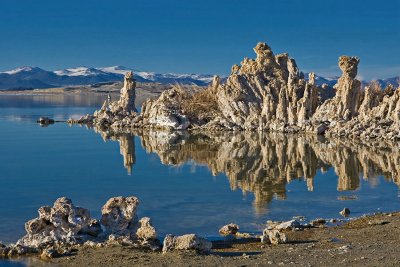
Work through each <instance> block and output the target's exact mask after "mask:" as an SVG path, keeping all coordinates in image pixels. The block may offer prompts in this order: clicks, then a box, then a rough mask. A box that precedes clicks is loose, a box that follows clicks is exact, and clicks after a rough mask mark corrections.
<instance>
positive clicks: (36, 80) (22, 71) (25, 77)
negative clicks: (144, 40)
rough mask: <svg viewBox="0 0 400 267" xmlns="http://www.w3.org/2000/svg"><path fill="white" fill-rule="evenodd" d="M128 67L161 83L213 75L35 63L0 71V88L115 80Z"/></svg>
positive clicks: (139, 76) (208, 78)
mask: <svg viewBox="0 0 400 267" xmlns="http://www.w3.org/2000/svg"><path fill="white" fill-rule="evenodd" d="M128 71H133V73H134V75H135V79H136V80H137V81H138V82H158V83H162V84H175V83H181V84H196V85H200V86H203V85H207V84H208V83H210V82H211V81H212V78H213V75H200V74H175V73H165V74H160V73H155V72H144V71H137V70H134V69H130V68H126V67H122V66H113V67H106V68H87V67H77V68H70V69H64V70H56V71H47V70H44V69H41V68H38V67H21V68H17V69H14V70H10V71H2V72H0V90H11V89H30V88H34V89H44V88H53V87H64V86H76V85H89V84H98V83H105V82H117V81H122V79H123V76H124V75H125V73H126V72H128Z"/></svg>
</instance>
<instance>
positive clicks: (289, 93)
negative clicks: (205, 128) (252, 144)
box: [217, 43, 318, 130]
mask: <svg viewBox="0 0 400 267" xmlns="http://www.w3.org/2000/svg"><path fill="white" fill-rule="evenodd" d="M254 52H255V53H256V55H257V58H256V59H255V60H254V59H248V58H245V59H244V60H243V61H242V63H241V66H238V65H234V66H233V67H232V73H231V75H230V76H229V77H228V79H227V81H226V83H224V84H221V85H220V86H219V88H218V92H217V97H218V102H219V108H220V110H221V112H222V114H223V115H224V117H226V118H227V119H228V120H230V121H232V122H233V123H234V124H236V125H237V127H239V128H241V129H244V130H254V129H259V130H285V128H286V126H287V125H291V126H295V127H304V126H305V125H306V124H307V121H308V120H309V119H310V117H311V115H312V114H313V112H314V111H315V108H316V106H317V104H318V88H317V86H316V85H315V82H314V74H311V79H310V81H309V82H307V81H305V79H304V75H303V74H302V73H301V72H300V71H299V69H298V67H297V64H296V62H295V60H294V59H293V58H290V57H289V55H288V54H287V53H284V54H279V55H276V56H275V55H274V53H273V52H272V50H271V48H270V47H269V46H268V45H267V44H265V43H258V44H257V46H256V47H255V48H254Z"/></svg>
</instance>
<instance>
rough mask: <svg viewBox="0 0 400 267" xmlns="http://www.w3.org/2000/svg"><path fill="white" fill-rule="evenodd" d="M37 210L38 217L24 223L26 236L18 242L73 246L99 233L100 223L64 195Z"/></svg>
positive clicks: (31, 244)
mask: <svg viewBox="0 0 400 267" xmlns="http://www.w3.org/2000/svg"><path fill="white" fill-rule="evenodd" d="M38 213H39V217H38V218H35V219H32V220H30V221H28V222H27V223H26V224H25V230H26V232H27V235H26V236H24V237H23V238H21V239H20V240H19V241H18V243H17V244H18V245H21V246H25V247H32V248H42V247H43V246H48V245H55V244H57V245H61V246H62V245H66V244H68V245H75V244H78V243H80V242H83V241H86V240H88V239H90V238H91V237H96V236H98V235H99V234H100V233H101V232H102V230H101V227H100V223H99V222H98V221H97V220H94V219H92V218H91V217H90V213H89V211H88V210H87V209H84V208H80V207H75V206H74V205H73V204H72V201H71V200H70V199H68V198H65V197H62V198H59V199H57V200H56V202H54V205H53V207H48V206H44V207H41V208H40V209H39V210H38Z"/></svg>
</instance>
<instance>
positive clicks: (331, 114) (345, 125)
mask: <svg viewBox="0 0 400 267" xmlns="http://www.w3.org/2000/svg"><path fill="white" fill-rule="evenodd" d="M254 52H255V53H256V58H255V59H249V58H244V59H243V61H242V62H241V64H240V65H236V64H235V65H233V66H232V69H231V74H230V75H229V77H227V79H226V81H224V82H221V79H220V78H219V77H218V76H216V77H215V78H214V79H213V81H212V83H211V84H210V85H209V86H208V88H207V89H203V90H198V91H196V92H187V91H184V90H181V89H180V87H179V86H175V87H173V88H172V89H170V90H167V91H165V92H163V93H162V94H161V96H160V97H159V98H158V99H156V100H147V101H146V102H144V103H143V105H142V112H141V114H138V113H137V112H136V109H135V107H134V99H135V93H134V92H135V82H134V80H133V77H132V74H131V73H128V74H127V75H126V76H125V83H124V88H123V89H122V90H121V98H120V100H118V101H115V102H112V103H108V102H107V101H106V102H105V103H104V105H103V107H102V108H101V109H100V110H98V111H96V112H95V113H94V115H86V116H84V117H82V118H81V119H79V120H77V121H74V120H70V122H77V123H88V124H95V125H96V126H99V127H102V128H104V129H106V128H112V129H114V130H115V129H119V130H121V129H130V130H131V129H136V128H147V127H151V128H157V129H169V130H185V129H188V130H199V129H200V130H207V131H216V130H235V131H241V130H242V131H243V130H247V131H279V132H311V133H314V134H317V135H324V134H325V135H328V136H347V137H354V138H360V137H361V138H365V139H375V138H384V139H388V140H392V141H398V140H400V101H399V98H400V93H399V91H400V90H398V89H397V90H395V89H394V88H391V89H390V88H389V89H386V90H376V89H374V88H371V86H369V87H367V88H365V90H364V89H363V88H361V82H360V81H359V80H357V78H356V76H357V69H358V64H359V62H360V60H359V58H357V57H352V56H341V57H340V58H339V68H340V69H341V71H342V76H341V77H340V78H339V80H338V82H337V84H336V85H335V86H334V88H335V94H334V95H332V90H329V88H328V87H329V86H327V85H323V86H322V87H321V88H320V87H318V86H317V85H316V83H315V75H314V73H310V74H309V77H308V79H305V77H304V75H303V73H302V72H301V71H300V70H299V68H298V67H297V64H296V62H295V60H294V59H293V58H290V57H289V55H288V54H287V53H283V54H279V55H275V54H274V53H273V52H272V50H271V48H270V47H269V46H268V45H267V44H265V43H258V44H257V46H256V47H255V48H254Z"/></svg>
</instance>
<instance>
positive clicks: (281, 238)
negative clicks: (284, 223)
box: [261, 229, 287, 245]
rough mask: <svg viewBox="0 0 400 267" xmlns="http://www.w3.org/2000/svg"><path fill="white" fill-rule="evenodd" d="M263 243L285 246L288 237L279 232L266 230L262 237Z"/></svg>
mask: <svg viewBox="0 0 400 267" xmlns="http://www.w3.org/2000/svg"><path fill="white" fill-rule="evenodd" d="M261 242H262V243H264V244H272V245H278V244H285V243H287V237H286V235H285V234H284V233H283V232H281V231H279V230H269V229H265V230H264V231H263V234H262V236H261Z"/></svg>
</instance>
